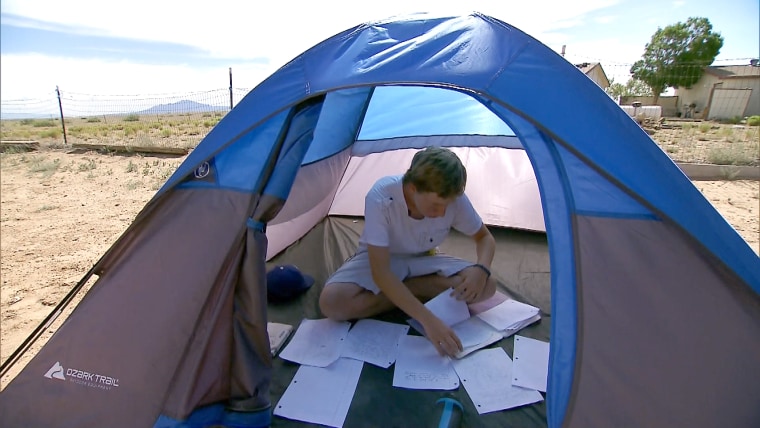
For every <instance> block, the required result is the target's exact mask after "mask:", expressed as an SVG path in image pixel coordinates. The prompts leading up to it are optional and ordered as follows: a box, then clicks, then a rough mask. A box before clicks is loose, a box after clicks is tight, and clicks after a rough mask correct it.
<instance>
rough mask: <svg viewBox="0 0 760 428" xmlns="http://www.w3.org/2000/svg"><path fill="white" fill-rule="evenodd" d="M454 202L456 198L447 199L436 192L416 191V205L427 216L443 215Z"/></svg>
mask: <svg viewBox="0 0 760 428" xmlns="http://www.w3.org/2000/svg"><path fill="white" fill-rule="evenodd" d="M452 202H454V198H448V199H445V198H442V197H440V196H438V195H437V194H436V193H434V192H425V193H422V192H414V205H415V206H416V207H417V210H418V211H419V212H420V214H422V215H424V216H425V217H430V218H436V217H443V215H444V214H446V207H448V206H449V204H450V203H452Z"/></svg>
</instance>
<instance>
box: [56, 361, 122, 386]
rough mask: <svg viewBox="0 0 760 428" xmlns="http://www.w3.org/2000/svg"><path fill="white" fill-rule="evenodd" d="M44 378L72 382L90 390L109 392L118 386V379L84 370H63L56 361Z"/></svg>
mask: <svg viewBox="0 0 760 428" xmlns="http://www.w3.org/2000/svg"><path fill="white" fill-rule="evenodd" d="M45 377H46V378H48V379H59V380H63V381H67V382H74V383H76V384H78V385H83V386H87V387H90V388H99V389H105V390H110V389H112V388H117V387H118V386H119V379H117V378H115V377H112V376H106V375H102V374H97V373H91V372H88V371H84V370H79V369H74V368H71V367H69V368H65V367H63V365H61V362H60V361H56V362H55V364H53V366H52V367H50V369H48V371H47V373H45Z"/></svg>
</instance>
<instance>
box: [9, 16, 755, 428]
mask: <svg viewBox="0 0 760 428" xmlns="http://www.w3.org/2000/svg"><path fill="white" fill-rule="evenodd" d="M432 145H436V146H447V147H452V149H454V150H456V151H457V153H458V154H459V155H460V156H461V157H462V159H463V160H464V161H465V164H466V165H467V166H468V171H469V175H470V181H469V182H468V186H467V193H468V195H470V197H471V199H472V200H473V202H474V204H475V205H476V208H477V209H478V210H479V211H480V212H481V213H482V216H483V218H484V220H485V221H486V222H487V224H489V226H490V227H492V228H493V229H494V230H497V229H502V228H504V229H511V230H519V231H530V232H525V233H532V234H537V235H539V236H542V237H545V238H542V239H544V242H545V244H544V245H546V246H547V247H546V248H548V249H547V250H546V254H547V259H548V260H549V261H550V274H548V273H547V281H548V283H547V291H546V293H547V296H546V297H547V302H548V301H550V304H547V305H545V306H542V312H543V315H544V316H543V317H542V318H543V319H542V321H541V324H543V330H536V331H543V332H544V333H545V335H546V339H547V340H550V343H551V353H550V367H549V379H548V390H547V393H546V397H545V398H546V400H545V402H543V403H541V404H538V405H534V406H528V407H527V408H525V409H516V410H514V412H518V413H511V412H513V411H505V412H497V414H494V415H490V414H489V415H482V416H479V415H477V413H476V412H475V410H474V409H473V408H472V403H470V402H467V401H466V400H463V402H464V403H465V404H466V409H465V410H466V413H467V414H465V418H466V420H470V421H471V422H472V425H479V426H505V425H506V424H508V422H509V421H514V419H510V418H516V417H518V416H515V415H518V414H519V412H524V414H527V415H528V416H526V417H530V418H531V419H530V421H531V422H530V425H539V426H541V425H547V426H551V427H560V426H563V427H589V426H693V427H697V426H751V425H755V424H757V422H758V421H759V420H760V406H758V397H760V370H758V369H759V368H760V360H759V359H758V358H759V356H760V340H758V338H760V310H759V309H760V262H759V260H758V256H757V255H756V254H755V253H754V252H753V251H752V250H751V249H750V247H749V246H748V245H747V243H746V242H744V240H743V239H742V238H741V237H740V236H739V234H738V233H737V232H736V231H735V230H734V229H733V228H732V227H731V226H730V225H729V224H728V223H727V222H726V221H725V219H724V218H723V217H722V216H721V215H720V214H719V213H718V212H717V211H716V210H715V209H714V208H713V207H712V206H711V205H710V203H709V202H708V201H707V200H706V199H705V198H704V197H703V196H702V194H701V193H700V192H699V191H698V190H697V189H696V188H695V187H694V186H693V184H692V183H691V182H690V181H689V179H688V178H687V177H686V176H685V175H684V174H683V173H682V172H681V171H680V170H679V168H678V167H677V166H676V164H675V163H674V162H672V161H671V159H670V158H669V157H668V156H667V155H666V154H665V153H663V152H662V151H661V150H660V149H659V148H658V146H657V145H656V144H655V143H654V142H653V141H652V140H651V138H650V137H649V136H648V135H647V134H646V133H645V132H643V131H642V130H641V129H640V128H639V126H638V125H637V124H636V123H635V122H634V121H632V120H631V118H630V117H628V115H627V114H625V113H624V112H623V111H622V110H621V109H620V107H619V106H617V105H616V104H615V103H614V102H613V101H612V100H611V99H610V98H609V97H608V96H607V95H606V94H605V93H604V92H603V91H602V90H601V89H600V88H599V87H598V86H597V85H595V84H594V82H592V81H591V80H590V79H588V78H587V77H586V76H584V75H583V74H582V73H581V72H580V71H579V70H578V69H577V68H576V67H575V66H574V65H572V64H570V63H568V62H567V61H566V60H565V59H564V58H562V57H561V56H560V55H558V54H556V53H555V52H553V51H552V50H551V49H549V48H547V47H546V46H544V45H543V44H541V43H540V42H538V41H537V40H535V39H533V38H531V37H530V36H528V35H526V34H524V33H523V32H521V31H520V30H518V29H517V28H515V27H512V26H510V25H508V24H506V23H504V22H502V21H500V20H498V19H494V18H492V17H489V16H485V15H483V14H480V13H472V14H469V15H463V16H453V17H450V16H447V17H441V16H432V15H428V14H415V15H410V16H403V17H395V18H392V19H388V20H383V21H377V22H371V23H366V24H362V25H359V26H356V27H354V28H351V29H348V30H346V31H344V32H342V33H339V34H337V35H335V36H333V37H331V38H329V39H327V40H325V41H323V42H321V43H319V44H317V45H316V46H314V47H313V48H311V49H309V50H307V51H305V52H304V53H302V54H301V55H299V56H297V57H296V58H294V59H293V60H292V61H290V62H289V63H288V64H286V65H285V66H283V67H282V68H280V69H279V70H277V71H276V72H275V73H274V74H272V75H271V76H270V77H269V78H268V79H266V80H265V81H263V82H262V83H261V84H260V85H258V86H257V87H256V88H254V89H253V90H252V91H251V92H250V93H248V94H247V95H246V97H245V98H243V99H242V100H241V101H240V102H239V103H238V104H237V106H235V108H233V109H232V110H231V111H230V112H229V113H228V114H227V115H226V116H225V117H224V118H223V119H222V120H221V121H220V122H219V123H218V124H217V125H216V126H215V127H214V128H213V129H212V130H211V131H210V132H209V133H208V135H207V136H206V137H205V138H204V139H203V140H202V141H201V142H200V144H199V145H198V147H197V148H196V149H195V150H193V151H192V153H190V155H188V157H187V159H186V160H185V161H184V162H183V163H182V164H181V165H180V167H179V168H178V169H177V171H176V172H175V173H174V174H173V175H172V176H171V177H170V178H169V180H168V181H167V182H166V184H165V185H164V186H163V187H162V188H161V189H160V190H159V191H158V192H157V194H156V195H155V196H154V197H153V198H152V199H151V201H150V202H149V203H148V204H147V205H146V206H145V207H144V209H143V210H142V211H141V213H140V214H139V215H138V216H137V218H136V219H135V221H134V222H133V223H132V224H131V226H130V227H129V228H128V229H127V230H126V231H125V233H124V234H123V235H122V236H121V237H120V238H119V239H118V241H117V242H116V243H115V244H114V245H113V246H112V247H111V248H110V249H109V250H108V251H107V252H106V253H105V254H104V255H103V257H102V258H101V259H100V260H99V261H98V262H97V264H96V265H95V266H94V267H93V269H92V270H91V271H90V272H89V273H88V274H87V275H86V276H85V278H84V279H83V280H82V283H84V282H86V281H88V280H89V279H90V278H91V277H92V278H93V279H95V278H97V279H96V281H95V282H94V285H93V286H92V288H91V290H90V291H89V292H88V293H87V294H86V295H85V296H84V298H83V300H82V301H81V303H80V304H79V305H78V306H77V307H76V308H75V310H74V311H73V312H72V313H71V315H70V316H69V317H68V319H67V320H66V321H65V322H64V323H63V324H62V326H61V327H60V328H59V329H58V331H57V332H56V333H55V334H54V335H53V336H52V337H51V338H50V339H49V341H48V342H47V343H46V345H45V346H44V347H43V348H42V349H41V350H40V351H39V352H38V353H37V355H35V356H34V357H33V358H32V359H31V361H30V362H29V363H28V364H27V365H26V367H25V368H24V369H23V370H22V371H21V372H20V373H19V374H18V375H17V376H16V377H15V378H14V379H13V380H12V381H11V382H10V383H9V384H8V385H7V387H6V388H5V389H4V391H2V393H0V425H2V426H7V427H13V426H26V427H53V426H57V427H68V426H70V427H104V426H108V427H151V426H152V427H188V426H210V425H214V424H224V425H228V426H264V425H268V424H270V423H271V424H273V425H276V426H285V425H286V424H287V423H295V422H293V421H287V420H282V419H280V418H273V419H272V417H271V415H270V412H269V411H268V410H265V411H262V412H252V411H250V410H255V409H256V408H257V406H258V405H260V404H262V403H266V402H267V400H271V402H273V403H274V404H276V398H277V397H278V396H279V395H281V394H282V385H286V384H287V381H288V380H287V379H286V380H285V382H280V383H278V380H282V379H279V377H280V376H283V375H282V374H281V373H280V370H281V369H282V370H283V373H286V374H287V373H289V374H292V368H291V367H286V366H283V365H282V364H281V363H280V362H278V361H276V360H277V359H275V361H273V359H272V358H271V356H270V354H269V352H268V350H269V348H268V338H267V334H266V322H267V320H268V313H269V314H270V315H271V314H272V313H273V312H272V311H274V309H272V308H271V305H269V307H268V305H267V302H266V287H265V284H264V280H265V272H266V269H267V266H268V263H271V262H272V261H273V260H277V257H281V255H282V254H287V253H288V251H290V250H291V249H292V248H294V246H295V245H299V243H300V242H302V241H305V240H307V237H309V236H310V235H309V234H310V233H313V231H314V230H317V229H318V228H322V229H320V230H325V231H326V230H328V229H338V227H333V226H335V225H337V224H338V223H330V219H340V218H343V217H349V218H351V217H352V216H357V217H361V215H362V208H363V196H364V193H363V192H364V191H366V189H367V188H368V187H369V186H370V185H371V184H372V181H373V180H374V179H375V178H377V177H380V176H382V175H387V174H395V173H400V172H402V171H403V169H404V167H405V166H406V165H408V160H409V159H410V157H411V155H412V154H413V153H414V152H415V151H416V150H419V149H420V148H423V147H426V146H432ZM325 222H327V223H325ZM544 232H545V234H544ZM327 235H328V233H327V232H325V235H323V236H322V237H320V238H318V239H317V240H318V241H319V243H320V245H323V247H321V248H319V247H318V248H317V249H316V250H315V251H313V252H311V253H310V257H311V259H320V257H321V255H322V254H324V255H325V257H324V259H325V260H324V261H323V264H324V265H325V266H327V267H325V268H324V272H311V273H312V274H313V275H315V276H316V277H317V278H318V282H320V281H319V280H323V279H324V276H325V275H327V274H329V273H330V271H331V270H332V269H334V268H335V267H337V264H338V263H337V262H336V260H335V258H334V257H331V256H330V255H331V254H333V252H332V249H331V247H330V245H332V244H331V242H332V240H331V239H328V238H329V237H328V236H327ZM310 239H311V238H310ZM498 257H504V258H507V259H508V258H510V257H512V258H514V255H510V254H506V255H498ZM547 272H548V270H547ZM499 277H500V278H501V279H502V280H503V281H502V282H504V283H505V284H506V285H505V287H506V288H505V290H506V289H508V288H509V287H507V286H508V285H510V284H515V283H517V282H519V281H520V278H517V277H514V276H511V277H510V274H509V273H504V272H502V273H500V276H499ZM80 284H81V283H80ZM313 288H314V291H313V292H312V290H310V292H309V293H308V294H307V295H306V296H305V297H304V299H307V298H309V299H312V300H313V299H315V298H316V296H317V295H318V294H317V293H318V290H317V288H318V287H313ZM548 293H550V296H549V294H548ZM549 297H550V299H549ZM312 303H313V302H312ZM312 307H313V305H312ZM299 310H300V307H299V308H298V309H296V312H297V317H296V318H294V319H292V321H297V320H298V319H300V318H298V317H302V316H303V313H301V312H298V311H299ZM306 315H314V316H319V314H309V313H307V314H306ZM549 327H550V329H549ZM549 331H551V334H550V336H549ZM503 342H506V340H505V341H503ZM278 364H280V365H279V366H278ZM288 370H290V371H288ZM372 373H373V372H372V371H371V370H370V369H368V368H366V367H365V369H364V371H363V373H362V377H363V378H362V381H361V382H360V385H359V388H358V389H357V391H356V394H355V397H354V402H353V404H352V407H351V409H350V412H349V415H348V419H347V421H346V425H347V426H356V425H352V421H353V423H356V424H361V423H362V422H365V423H369V424H370V425H372V422H371V421H372V420H373V419H371V416H369V415H375V417H380V418H390V419H382V421H381V420H376V419H375V422H376V423H375V425H373V426H382V425H383V423H384V422H387V421H388V420H391V422H392V423H388V424H387V425H385V426H388V425H393V426H402V425H404V421H407V422H410V421H411V422H414V421H415V419H414V418H415V417H417V416H418V414H424V413H425V412H420V411H417V412H414V411H406V410H404V409H406V408H405V407H403V406H404V405H406V404H405V403H402V401H404V400H412V401H413V400H417V399H427V398H420V397H426V396H423V395H413V394H412V393H406V392H397V391H395V390H394V389H392V388H390V387H389V386H387V385H379V384H378V385H376V387H366V386H363V383H362V382H364V377H365V376H370V375H371V374H372ZM273 385H278V386H277V387H276V388H275V387H273ZM373 393H374V394H379V393H382V394H383V395H382V396H372V394H373ZM394 394H409V395H403V397H402V399H400V400H398V399H394V398H393V397H394ZM420 394H422V393H420ZM410 397H411V398H410ZM463 397H464V395H463ZM394 400H395V401H394ZM377 402H384V403H386V406H389V408H388V411H387V412H376V410H377V409H376V408H375V409H374V410H373V411H372V413H367V412H366V411H365V410H364V408H365V407H373V408H374V407H375V405H376V404H373V403H377ZM394 405H398V406H399V407H398V408H394V407H393V406H394ZM417 408H421V407H419V406H418V407H417ZM362 412H364V413H362ZM530 412H532V413H530ZM380 413H382V414H380ZM529 413H530V414H529ZM531 415H532V416H531ZM393 418H396V419H393ZM467 418H470V419H467ZM472 418H482V419H477V420H475V419H472ZM518 425H520V426H526V425H528V423H518ZM407 426H409V425H407Z"/></svg>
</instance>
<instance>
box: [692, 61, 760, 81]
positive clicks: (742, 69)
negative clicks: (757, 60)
mask: <svg viewBox="0 0 760 428" xmlns="http://www.w3.org/2000/svg"><path fill="white" fill-rule="evenodd" d="M705 72H706V73H710V74H712V75H713V76H716V77H717V78H718V79H738V78H753V79H754V78H760V67H759V66H756V65H750V64H745V65H711V66H709V67H707V68H706V69H705Z"/></svg>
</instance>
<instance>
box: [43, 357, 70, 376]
mask: <svg viewBox="0 0 760 428" xmlns="http://www.w3.org/2000/svg"><path fill="white" fill-rule="evenodd" d="M45 377H46V378H48V379H60V380H66V378H65V377H63V366H62V365H61V363H59V362H58V361H56V362H55V364H53V367H50V370H48V371H47V373H45Z"/></svg>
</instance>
